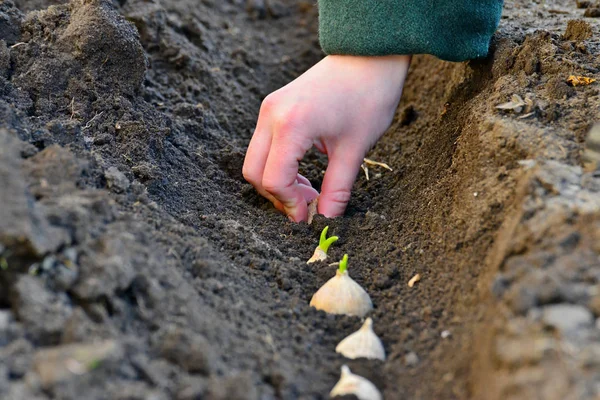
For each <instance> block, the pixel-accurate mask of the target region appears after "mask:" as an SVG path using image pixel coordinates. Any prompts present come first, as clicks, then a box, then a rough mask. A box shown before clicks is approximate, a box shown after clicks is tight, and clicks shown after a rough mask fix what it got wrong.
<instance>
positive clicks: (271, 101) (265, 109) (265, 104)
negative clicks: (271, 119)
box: [260, 92, 280, 115]
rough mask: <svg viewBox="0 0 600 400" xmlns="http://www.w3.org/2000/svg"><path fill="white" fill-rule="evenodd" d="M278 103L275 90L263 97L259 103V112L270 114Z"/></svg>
mask: <svg viewBox="0 0 600 400" xmlns="http://www.w3.org/2000/svg"><path fill="white" fill-rule="evenodd" d="M279 103H280V100H279V95H278V94H277V92H273V93H271V94H269V95H268V96H267V97H265V98H264V99H263V101H262V103H261V105H260V113H261V114H267V115H270V114H272V113H273V112H274V111H275V109H276V108H277V105H278V104H279Z"/></svg>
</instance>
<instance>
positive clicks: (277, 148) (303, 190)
mask: <svg viewBox="0 0 600 400" xmlns="http://www.w3.org/2000/svg"><path fill="white" fill-rule="evenodd" d="M274 131H275V132H274V134H273V139H272V141H271V149H270V151H269V155H268V157H267V162H266V164H265V168H264V174H263V178H262V186H263V187H264V188H265V190H266V191H267V192H269V193H270V194H271V195H273V196H274V197H275V198H276V199H277V200H279V201H280V202H281V203H282V204H283V208H284V210H285V213H286V214H287V215H288V216H289V217H290V218H291V219H292V220H294V221H296V222H299V221H305V220H306V218H307V216H308V211H307V201H310V200H312V199H314V198H316V197H317V196H318V193H317V191H316V190H315V189H313V188H312V187H310V186H309V185H310V182H308V180H306V179H305V178H304V177H301V176H300V178H299V176H298V175H299V174H298V161H299V160H301V159H302V157H304V154H305V153H306V151H307V150H308V149H310V147H311V146H312V139H310V138H308V137H304V135H302V132H301V131H300V130H296V129H295V127H294V126H293V125H290V124H283V125H282V126H280V127H276V128H275V130H274ZM307 183H308V185H307ZM307 199H310V200H307Z"/></svg>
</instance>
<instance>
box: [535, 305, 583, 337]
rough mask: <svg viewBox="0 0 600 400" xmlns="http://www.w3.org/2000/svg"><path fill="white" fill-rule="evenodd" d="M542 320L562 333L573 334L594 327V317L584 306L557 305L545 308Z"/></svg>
mask: <svg viewBox="0 0 600 400" xmlns="http://www.w3.org/2000/svg"><path fill="white" fill-rule="evenodd" d="M542 319H543V321H544V323H545V324H546V325H549V326H553V327H554V328H556V329H558V330H559V331H561V332H573V331H576V330H577V329H579V328H585V327H589V326H591V325H592V323H593V322H594V317H593V315H592V313H591V312H590V311H589V310H588V309H586V308H585V307H583V306H578V305H574V304H555V305H550V306H546V307H544V311H543V314H542Z"/></svg>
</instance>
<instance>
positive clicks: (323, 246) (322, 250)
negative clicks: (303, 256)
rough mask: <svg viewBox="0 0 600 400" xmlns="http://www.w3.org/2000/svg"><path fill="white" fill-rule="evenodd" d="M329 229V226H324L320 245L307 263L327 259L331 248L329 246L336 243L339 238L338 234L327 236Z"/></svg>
mask: <svg viewBox="0 0 600 400" xmlns="http://www.w3.org/2000/svg"><path fill="white" fill-rule="evenodd" d="M328 230H329V226H326V227H325V228H323V231H322V232H321V238H320V239H319V245H318V246H317V248H316V249H315V252H314V253H313V255H312V257H311V258H310V259H309V260H308V261H307V262H306V263H307V264H310V263H314V262H316V261H325V260H327V250H329V246H331V245H332V244H333V243H335V242H336V241H337V240H338V239H339V238H338V237H337V236H332V237H330V238H327V231H328Z"/></svg>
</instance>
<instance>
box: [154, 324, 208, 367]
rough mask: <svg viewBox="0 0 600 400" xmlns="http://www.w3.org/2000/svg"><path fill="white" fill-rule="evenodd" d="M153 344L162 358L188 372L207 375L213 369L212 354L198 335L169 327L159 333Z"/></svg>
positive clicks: (205, 342) (186, 330)
mask: <svg viewBox="0 0 600 400" xmlns="http://www.w3.org/2000/svg"><path fill="white" fill-rule="evenodd" d="M153 342H154V346H155V347H156V348H157V350H158V352H159V353H160V354H161V355H162V356H163V357H164V358H166V359H167V360H169V361H171V362H172V363H174V364H177V365H179V366H180V367H182V368H183V369H184V370H186V371H188V372H192V373H200V374H204V375H208V374H210V372H211V370H212V369H213V363H214V359H215V357H214V352H213V351H212V348H211V345H210V343H209V342H208V340H206V338H205V337H204V336H202V335H200V334H197V333H194V332H192V331H191V330H188V329H184V328H180V327H176V326H169V327H167V328H166V329H164V330H161V331H159V332H158V333H157V334H156V335H155V336H154V338H153Z"/></svg>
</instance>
